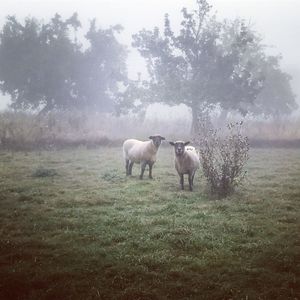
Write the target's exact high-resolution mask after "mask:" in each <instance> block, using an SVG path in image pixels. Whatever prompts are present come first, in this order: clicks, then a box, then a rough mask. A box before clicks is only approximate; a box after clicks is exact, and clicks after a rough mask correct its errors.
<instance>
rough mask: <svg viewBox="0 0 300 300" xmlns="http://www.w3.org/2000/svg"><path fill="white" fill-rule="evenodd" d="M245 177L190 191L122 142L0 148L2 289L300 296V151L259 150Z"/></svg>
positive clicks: (18, 293)
mask: <svg viewBox="0 0 300 300" xmlns="http://www.w3.org/2000/svg"><path fill="white" fill-rule="evenodd" d="M247 168H248V177H247V180H246V182H245V183H244V186H243V187H241V188H240V189H239V190H237V192H236V193H235V194H234V195H233V196H231V197H228V198H226V199H224V200H222V201H218V200H214V199H211V198H210V197H209V196H208V195H207V192H206V188H205V183H204V178H203V177H202V176H201V173H200V172H199V173H198V174H197V175H198V176H197V178H195V190H194V192H192V193H191V192H189V191H183V192H182V191H180V190H179V179H178V177H177V175H176V173H175V170H174V167H173V154H172V149H171V148H170V149H169V148H162V149H161V150H160V153H159V155H158V162H157V163H156V165H155V166H154V170H153V175H154V180H149V179H148V178H147V177H146V178H145V180H143V181H140V180H139V179H138V168H137V167H135V168H134V171H133V172H134V176H133V177H131V178H126V177H125V176H124V173H125V172H124V166H123V161H122V155H121V150H120V148H108V147H103V148H99V149H85V148H81V149H77V150H61V151H57V152H50V151H49V152H47V151H44V152H36V153H35V152H30V153H21V152H19V153H6V152H2V153H0V299H299V297H300V283H299V280H300V278H299V275H300V274H299V273H300V235H299V232H300V185H299V182H300V151H298V150H297V149H273V150H272V149H256V150H252V152H251V159H250V161H249V164H248V166H247Z"/></svg>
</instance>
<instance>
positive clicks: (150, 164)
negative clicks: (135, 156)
mask: <svg viewBox="0 0 300 300" xmlns="http://www.w3.org/2000/svg"><path fill="white" fill-rule="evenodd" d="M148 165H149V178H150V179H153V177H152V167H153V165H154V162H151V161H149V163H148Z"/></svg>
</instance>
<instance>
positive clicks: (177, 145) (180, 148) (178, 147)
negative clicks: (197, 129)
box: [170, 141, 190, 156]
mask: <svg viewBox="0 0 300 300" xmlns="http://www.w3.org/2000/svg"><path fill="white" fill-rule="evenodd" d="M189 143H190V142H181V141H179V142H170V145H172V146H174V149H175V154H176V156H181V155H182V154H183V153H184V151H185V146H186V145H188V144H189Z"/></svg>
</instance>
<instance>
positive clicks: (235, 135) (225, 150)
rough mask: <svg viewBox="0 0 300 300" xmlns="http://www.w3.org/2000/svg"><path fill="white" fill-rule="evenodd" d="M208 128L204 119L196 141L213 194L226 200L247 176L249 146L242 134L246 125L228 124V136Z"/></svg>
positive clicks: (204, 172) (241, 123)
mask: <svg viewBox="0 0 300 300" xmlns="http://www.w3.org/2000/svg"><path fill="white" fill-rule="evenodd" d="M207 124H208V122H206V121H205V120H204V119H203V118H202V120H201V121H200V126H199V129H198V130H199V131H198V136H197V137H196V143H197V144H198V147H199V154H200V162H201V165H202V169H203V174H204V176H205V178H206V180H207V182H208V185H209V187H210V191H211V193H212V194H213V195H216V196H217V197H218V198H224V197H226V196H228V195H230V194H231V193H232V192H233V191H234V189H235V187H237V186H238V185H239V184H240V183H241V181H242V180H243V178H244V177H245V175H246V171H244V165H245V163H246V162H247V160H248V159H249V142H248V138H247V137H245V136H243V135H242V134H241V129H242V125H243V122H239V123H230V124H228V125H227V133H225V135H224V134H221V131H220V130H215V129H212V128H211V129H207ZM203 132H204V133H205V134H203Z"/></svg>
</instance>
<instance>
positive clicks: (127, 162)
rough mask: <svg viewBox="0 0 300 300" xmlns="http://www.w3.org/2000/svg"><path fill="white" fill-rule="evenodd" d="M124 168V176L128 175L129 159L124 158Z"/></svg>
mask: <svg viewBox="0 0 300 300" xmlns="http://www.w3.org/2000/svg"><path fill="white" fill-rule="evenodd" d="M125 168H126V176H128V175H129V159H126V165H125Z"/></svg>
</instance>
